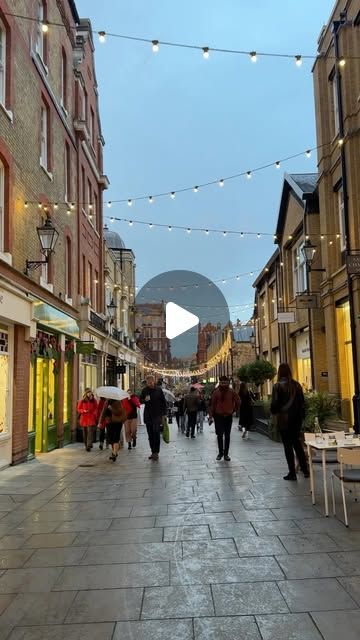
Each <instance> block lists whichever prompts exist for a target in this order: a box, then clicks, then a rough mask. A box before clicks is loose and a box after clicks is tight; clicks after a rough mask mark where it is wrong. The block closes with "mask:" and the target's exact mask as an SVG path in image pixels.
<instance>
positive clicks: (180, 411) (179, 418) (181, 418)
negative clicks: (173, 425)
mask: <svg viewBox="0 0 360 640" xmlns="http://www.w3.org/2000/svg"><path fill="white" fill-rule="evenodd" d="M175 408H176V409H177V411H176V413H175V416H176V422H177V426H178V429H179V431H181V433H184V431H185V413H184V412H185V408H184V396H179V397H178V398H177V399H176V400H175Z"/></svg>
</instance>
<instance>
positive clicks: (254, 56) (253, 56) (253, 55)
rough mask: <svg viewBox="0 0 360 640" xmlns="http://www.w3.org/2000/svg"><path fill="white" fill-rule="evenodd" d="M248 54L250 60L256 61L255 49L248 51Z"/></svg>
mask: <svg viewBox="0 0 360 640" xmlns="http://www.w3.org/2000/svg"><path fill="white" fill-rule="evenodd" d="M249 56H250V60H251V62H256V61H257V54H256V51H250V53H249Z"/></svg>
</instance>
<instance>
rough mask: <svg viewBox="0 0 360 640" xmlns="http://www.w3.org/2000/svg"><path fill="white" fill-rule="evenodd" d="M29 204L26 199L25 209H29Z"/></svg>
mask: <svg viewBox="0 0 360 640" xmlns="http://www.w3.org/2000/svg"><path fill="white" fill-rule="evenodd" d="M28 206H29V203H28V202H27V201H26V200H25V202H24V207H25V209H27V208H28Z"/></svg>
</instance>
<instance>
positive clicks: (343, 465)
mask: <svg viewBox="0 0 360 640" xmlns="http://www.w3.org/2000/svg"><path fill="white" fill-rule="evenodd" d="M338 462H340V468H337V469H334V471H333V473H332V475H331V491H332V501H333V513H334V516H335V515H336V511H335V492H334V478H337V480H339V482H340V485H341V495H342V501H343V506H344V518H345V526H346V527H348V526H349V521H348V516H347V509H346V499H345V484H354V485H356V484H359V483H360V450H359V449H338ZM348 467H357V468H355V469H349V468H348ZM355 500H356V501H357V497H355Z"/></svg>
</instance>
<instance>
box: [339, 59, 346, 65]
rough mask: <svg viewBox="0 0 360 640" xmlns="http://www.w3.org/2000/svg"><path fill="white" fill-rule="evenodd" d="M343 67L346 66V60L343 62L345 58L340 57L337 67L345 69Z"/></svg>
mask: <svg viewBox="0 0 360 640" xmlns="http://www.w3.org/2000/svg"><path fill="white" fill-rule="evenodd" d="M345 65H346V60H345V58H344V57H343V56H342V57H341V58H340V59H339V67H345Z"/></svg>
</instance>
